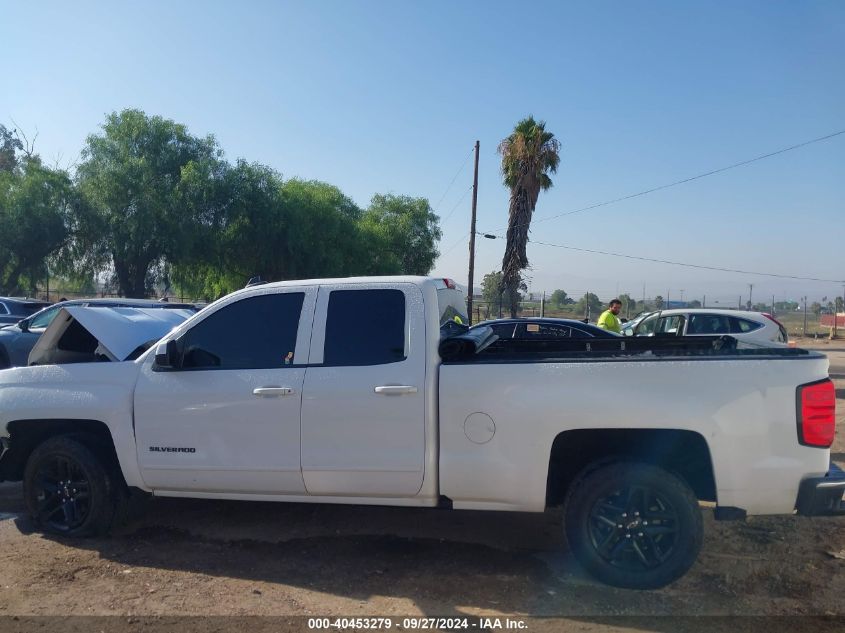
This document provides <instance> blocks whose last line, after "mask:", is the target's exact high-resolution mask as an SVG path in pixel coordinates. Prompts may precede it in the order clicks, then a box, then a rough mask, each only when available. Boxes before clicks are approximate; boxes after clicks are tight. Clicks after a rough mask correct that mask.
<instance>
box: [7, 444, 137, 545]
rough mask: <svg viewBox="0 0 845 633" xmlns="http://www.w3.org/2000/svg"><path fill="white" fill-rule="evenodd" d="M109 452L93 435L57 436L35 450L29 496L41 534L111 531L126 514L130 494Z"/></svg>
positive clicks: (26, 482)
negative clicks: (123, 513) (117, 520)
mask: <svg viewBox="0 0 845 633" xmlns="http://www.w3.org/2000/svg"><path fill="white" fill-rule="evenodd" d="M108 448H110V447H108ZM108 448H107V447H105V446H104V445H103V444H102V442H101V440H99V439H98V438H97V437H96V436H93V435H87V434H79V435H59V436H55V437H52V438H50V439H48V440H45V441H44V442H43V443H42V444H40V445H39V446H37V447H36V448H35V450H34V451H33V452H32V454H31V455H30V456H29V459H28V460H27V463H26V468H25V469H24V476H23V491H24V500H25V502H26V506H27V509H28V510H29V514H30V516H31V517H32V520H33V521H34V523H35V525H36V526H37V527H38V528H39V529H41V530H43V531H45V532H50V533H52V534H58V535H61V536H101V535H104V534H106V533H107V532H108V531H109V529H110V528H111V527H112V524H113V523H114V522H115V520H116V519H117V518H118V517H119V516H120V515H121V512H122V510H123V509H124V508H125V501H126V499H127V489H126V484H125V483H124V481H123V478H122V477H121V475H120V471H119V469H118V467H117V464H116V463H113V462H114V458H113V457H111V458H109V456H108V452H109V451H108Z"/></svg>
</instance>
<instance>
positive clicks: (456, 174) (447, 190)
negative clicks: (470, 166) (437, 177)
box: [434, 146, 475, 209]
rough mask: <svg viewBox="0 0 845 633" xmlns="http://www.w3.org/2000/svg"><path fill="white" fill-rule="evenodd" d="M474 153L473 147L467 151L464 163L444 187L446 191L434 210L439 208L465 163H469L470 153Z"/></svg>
mask: <svg viewBox="0 0 845 633" xmlns="http://www.w3.org/2000/svg"><path fill="white" fill-rule="evenodd" d="M474 151H475V146H473V148H472V149H471V150H470V151H469V154H467V157H466V158H465V159H464V162H463V163H461V166H460V167H458V171H456V172H455V175H454V176H453V177H452V180H451V181H450V182H449V186H448V187H446V191H444V192H443V195H442V196H440V200H438V201H437V204H435V205H434V208H435V209H439V208H440V204H441V203H442V202H443V199H444V198H445V197H446V194H447V193H449V190H450V189H451V188H452V185H454V184H455V181H456V180H457V179H458V176H460V175H461V172H462V171H463V170H464V167H466V166H467V163H468V162H469V158H470V156H472V153H473V152H474Z"/></svg>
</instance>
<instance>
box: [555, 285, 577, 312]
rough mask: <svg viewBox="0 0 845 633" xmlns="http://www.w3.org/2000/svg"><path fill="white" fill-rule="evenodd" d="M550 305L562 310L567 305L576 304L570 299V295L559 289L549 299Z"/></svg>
mask: <svg viewBox="0 0 845 633" xmlns="http://www.w3.org/2000/svg"><path fill="white" fill-rule="evenodd" d="M549 303H551V304H552V305H553V306H556V307H558V308H562V307H563V306H565V305H569V304H571V303H575V302H574V301H573V300H572V299H570V298H569V295H567V294H566V291H565V290H560V289H558V290H555V291H554V292H553V293H552V296H551V297H550V298H549Z"/></svg>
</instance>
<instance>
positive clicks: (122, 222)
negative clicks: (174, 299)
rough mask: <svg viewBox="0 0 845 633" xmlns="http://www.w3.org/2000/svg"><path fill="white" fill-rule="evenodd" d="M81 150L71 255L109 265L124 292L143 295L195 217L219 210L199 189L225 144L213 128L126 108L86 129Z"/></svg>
mask: <svg viewBox="0 0 845 633" xmlns="http://www.w3.org/2000/svg"><path fill="white" fill-rule="evenodd" d="M82 158H83V161H82V163H81V164H80V166H79V168H78V170H77V183H78V186H79V190H80V192H81V194H82V196H83V198H84V202H85V204H84V205H81V206H80V208H79V213H78V214H77V215H76V217H75V225H74V228H75V230H74V235H73V244H72V249H71V257H72V259H73V260H74V262H75V263H76V265H77V266H84V267H86V268H87V269H91V270H99V271H112V272H113V274H114V277H115V279H116V282H117V285H118V287H119V290H120V293H121V294H123V295H125V296H128V297H143V296H145V294H146V293H147V292H148V291H149V290H150V289H151V287H152V286H153V284H154V283H156V282H157V281H159V280H160V279H162V278H163V277H164V275H165V272H166V264H167V263H168V262H171V261H178V260H179V259H180V258H182V257H184V256H185V255H186V250H188V247H186V245H190V244H192V243H193V237H192V236H193V235H194V234H195V233H196V229H197V225H198V223H201V222H203V221H206V222H209V221H210V218H209V217H208V216H209V215H213V213H214V211H213V210H211V211H209V210H208V209H206V208H204V207H203V205H202V204H201V203H202V202H203V201H205V200H206V199H207V197H208V196H207V194H205V193H204V192H202V193H201V192H198V191H197V186H198V184H199V183H197V182H196V178H197V175H198V174H204V175H207V176H209V177H212V176H213V175H214V174H215V173H216V172H217V168H216V167H215V165H217V164H219V163H220V161H221V152H220V150H219V149H218V147H217V144H216V142H215V140H214V138H213V137H211V136H207V137H205V138H198V137H195V136H192V135H190V134H189V133H188V130H187V128H186V127H185V126H184V125H180V124H178V123H175V122H174V121H171V120H169V119H164V118H162V117H159V116H152V117H150V116H147V115H146V114H144V112H142V111H140V110H123V111H122V112H119V113H117V112H115V113H112V114H110V115H109V116H108V117H106V122H105V124H104V125H103V126H102V133H101V134H92V135H91V136H89V137H88V139H87V143H86V147H85V149H83V152H82ZM186 175H191V176H192V177H193V178H194V181H193V182H190V183H189V182H186V181H185V180H183V178H184V177H185V176H186ZM204 184H205V186H206V188H207V189H208V190H213V189H214V187H213V183H212V182H210V181H209V182H207V183H204ZM187 198H190V199H187ZM198 206H199V207H201V208H198Z"/></svg>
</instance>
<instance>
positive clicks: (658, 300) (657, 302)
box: [651, 295, 664, 310]
mask: <svg viewBox="0 0 845 633" xmlns="http://www.w3.org/2000/svg"><path fill="white" fill-rule="evenodd" d="M651 304H652V306H654V309H655V310H662V309H663V307H664V302H663V297H662V296H660V295H657V296H656V297H655V298H654V300H653V301H652V302H651Z"/></svg>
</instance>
